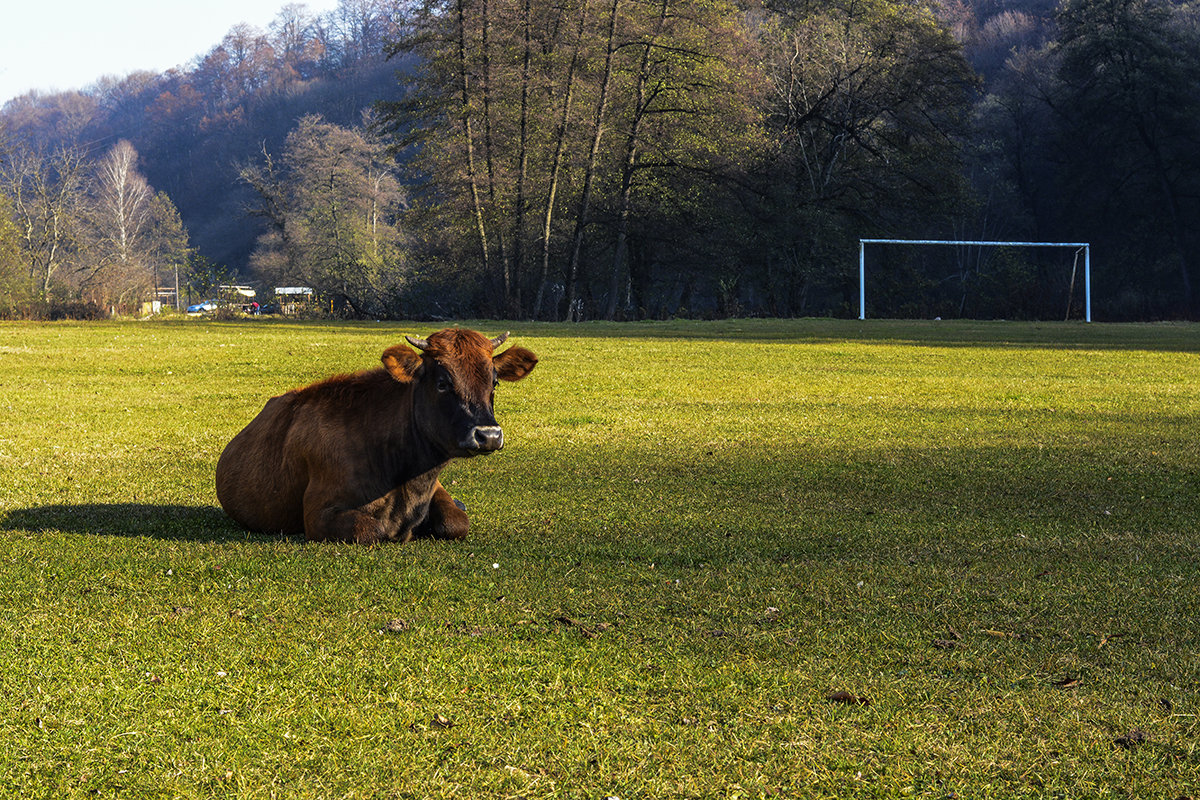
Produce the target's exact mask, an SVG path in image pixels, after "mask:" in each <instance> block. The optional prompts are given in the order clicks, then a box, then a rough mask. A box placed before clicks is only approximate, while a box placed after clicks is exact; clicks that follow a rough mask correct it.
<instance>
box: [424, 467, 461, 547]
mask: <svg viewBox="0 0 1200 800" xmlns="http://www.w3.org/2000/svg"><path fill="white" fill-rule="evenodd" d="M465 508H466V506H464V505H463V504H462V503H459V502H458V501H457V500H455V499H454V498H453V497H451V496H450V493H449V492H447V491H446V487H445V486H442V482H441V481H438V484H437V488H435V489H434V490H433V499H432V500H430V501H429V514H428V515H427V516H426V517H425V521H424V522H422V523H421V525H420V527H418V528H417V530H416V535H417V536H432V537H434V538H435V539H461V538H463V537H464V536H466V535H467V529H468V528H470V527H471V521H470V520H469V519H468V518H467V512H466V511H464V509H465Z"/></svg>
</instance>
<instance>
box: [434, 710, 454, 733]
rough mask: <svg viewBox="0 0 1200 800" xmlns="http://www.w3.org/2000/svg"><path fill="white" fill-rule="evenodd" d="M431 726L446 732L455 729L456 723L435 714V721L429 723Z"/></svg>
mask: <svg viewBox="0 0 1200 800" xmlns="http://www.w3.org/2000/svg"><path fill="white" fill-rule="evenodd" d="M429 724H430V725H432V726H433V727H435V728H439V729H441V730H446V729H448V728H453V727H454V723H453V722H452V721H451V720H450V719H449V718H448V717H445V716H443V715H441V714H437V713H435V714H434V715H433V719H431V720H430V721H429Z"/></svg>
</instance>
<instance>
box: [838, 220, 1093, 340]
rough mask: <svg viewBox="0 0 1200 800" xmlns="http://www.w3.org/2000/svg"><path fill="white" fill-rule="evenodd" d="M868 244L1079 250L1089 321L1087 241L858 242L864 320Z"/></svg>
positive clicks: (1089, 257)
mask: <svg viewBox="0 0 1200 800" xmlns="http://www.w3.org/2000/svg"><path fill="white" fill-rule="evenodd" d="M869 244H925V245H959V246H961V245H967V246H971V247H1073V248H1075V251H1076V252H1079V251H1080V250H1082V251H1083V298H1084V302H1083V306H1084V321H1085V322H1091V321H1092V246H1091V244H1090V243H1089V242H990V241H972V240H957V239H859V240H858V318H859V319H866V318H867V267H866V263H867V262H866V252H867V245H869Z"/></svg>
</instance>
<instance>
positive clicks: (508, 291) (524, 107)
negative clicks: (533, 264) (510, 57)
mask: <svg viewBox="0 0 1200 800" xmlns="http://www.w3.org/2000/svg"><path fill="white" fill-rule="evenodd" d="M529 4H530V0H524V3H523V4H522V6H523V8H522V21H521V22H522V27H523V28H524V34H525V50H524V54H523V56H522V60H521V115H520V122H519V127H520V132H519V135H518V145H517V148H518V153H517V197H516V206H517V207H516V209H515V210H516V221H515V224H514V228H515V230H514V231H513V261H512V274H511V275H510V276H509V282H507V283H506V284H505V292H504V306H505V311H506V312H507V313H508V315H509V316H510V317H512V318H514V319H515V318H517V317H519V316H521V276H522V275H523V274H524V272H525V265H524V261H525V248H524V245H525V180H526V177H527V175H528V172H529V62H530V60H531V59H532V49H531V45H530V38H529V14H530V10H529Z"/></svg>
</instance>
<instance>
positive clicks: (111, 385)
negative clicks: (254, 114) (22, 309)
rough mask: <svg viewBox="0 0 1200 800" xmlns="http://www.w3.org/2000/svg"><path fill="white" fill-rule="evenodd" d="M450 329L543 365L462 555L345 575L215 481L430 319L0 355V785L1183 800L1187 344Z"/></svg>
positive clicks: (1193, 653)
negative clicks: (243, 453) (225, 453)
mask: <svg viewBox="0 0 1200 800" xmlns="http://www.w3.org/2000/svg"><path fill="white" fill-rule="evenodd" d="M483 328H484V330H485V331H486V332H489V333H498V332H501V331H502V330H504V329H511V330H512V331H513V339H514V341H517V342H519V343H521V344H522V345H524V346H527V347H530V348H531V349H533V350H534V351H535V352H537V353H538V355H539V356H540V357H541V363H540V364H539V366H538V368H537V370H536V371H535V372H534V373H533V375H532V376H530V377H529V378H528V379H526V380H525V381H523V382H521V383H519V384H514V385H505V386H502V387H501V389H500V391H499V392H498V399H497V411H498V416H499V418H500V420H501V422H502V423H503V424H504V425H505V434H506V441H508V442H509V444H508V445H507V446H506V448H505V450H504V452H502V453H500V454H497V455H495V456H493V457H490V458H488V459H475V460H473V461H470V462H460V463H457V464H455V465H453V466H451V467H450V468H449V469H448V470H447V472H446V473H445V475H444V480H445V482H446V483H447V485H448V486H449V487H450V489H451V491H452V493H454V494H455V495H456V496H457V497H459V498H460V499H462V500H463V501H464V502H465V503H466V504H467V505H468V507H469V509H470V513H471V515H472V521H473V527H472V533H471V536H470V537H469V539H468V540H467V541H465V542H461V543H442V542H419V543H415V544H412V545H407V546H383V547H378V548H374V549H363V548H354V547H347V546H329V545H307V544H304V543H303V542H300V541H296V540H288V539H274V538H270V537H263V536H254V535H249V534H246V533H245V532H243V531H241V530H240V529H238V528H237V526H235V525H234V524H233V523H231V522H230V521H228V520H227V519H226V518H225V517H224V516H223V515H222V514H221V513H220V511H219V510H218V509H216V508H215V507H214V506H215V496H214V492H213V489H212V470H213V466H214V465H215V463H216V458H217V456H218V455H219V453H220V451H221V449H222V448H223V447H224V445H225V443H226V442H227V441H228V440H229V438H230V437H231V436H232V435H233V434H234V433H236V432H237V431H238V430H239V429H240V428H241V426H242V425H244V424H245V423H246V422H247V421H248V420H249V419H250V418H251V417H252V416H253V415H254V414H255V413H257V411H258V409H259V408H261V406H262V403H263V402H264V400H265V399H266V398H267V397H268V396H270V395H272V394H277V393H279V392H281V391H283V390H286V389H288V388H291V387H293V386H297V385H302V384H305V383H308V382H310V381H312V380H315V379H317V378H320V377H323V376H324V375H327V374H330V373H333V372H339V371H347V370H352V369H359V368H369V367H372V366H374V365H375V364H376V363H377V359H378V355H379V352H380V351H381V350H382V349H383V348H384V347H385V346H387V345H389V344H392V343H395V342H396V341H398V340H399V339H400V338H401V336H402V334H403V333H406V332H413V333H421V334H424V333H429V332H431V331H432V330H433V328H432V327H430V326H428V325H405V326H397V325H390V324H389V325H383V324H363V325H316V324H312V325H292V324H283V323H242V324H238V323H175V324H133V323H125V324H90V325H40V326H31V325H4V326H0V415H2V416H0V420H2V425H0V514H3V516H2V517H0V563H2V564H3V570H4V572H3V580H0V708H2V709H3V714H0V787H3V788H5V789H7V790H8V793H9V794H13V795H20V796H44V797H62V796H94V795H96V794H99V795H101V796H121V797H131V796H132V797H137V796H162V795H167V796H185V797H187V796H222V797H224V796H231V795H234V796H241V797H264V798H265V797H271V796H280V797H351V796H357V797H389V796H400V797H422V798H424V797H454V796H458V797H478V796H528V797H558V796H562V797H589V798H594V797H606V796H619V797H623V798H633V797H655V796H684V797H688V796H691V797H713V796H721V797H725V796H728V797H732V796H741V797H767V796H776V797H778V796H803V797H846V796H855V797H892V796H927V797H950V796H957V797H1013V796H1028V797H1044V796H1065V797H1081V798H1082V797H1103V796H1114V797H1116V796H1120V797H1163V798H1171V799H1172V800H1174V799H1175V798H1179V797H1185V796H1195V795H1196V794H1197V792H1198V791H1200V785H1198V784H1200V753H1198V752H1197V746H1196V734H1197V724H1196V720H1197V718H1196V716H1195V715H1196V713H1197V706H1196V700H1195V698H1196V690H1197V682H1198V679H1200V630H1198V626H1197V625H1196V620H1197V618H1200V593H1198V592H1197V591H1196V588H1195V587H1196V584H1197V577H1198V573H1200V570H1198V569H1197V563H1198V560H1200V552H1198V550H1200V547H1198V544H1200V445H1198V444H1197V440H1198V434H1200V423H1198V422H1197V419H1198V415H1200V362H1198V361H1197V353H1198V352H1200V330H1198V329H1196V328H1195V327H1190V326H1154V325H1145V326H1102V325H1096V326H1084V325H1017V324H995V323H992V324H972V323H940V324H936V325H935V324H931V323H888V322H870V323H865V324H864V323H858V322H835V321H828V320H825V321H797V322H770V321H734V322H725V323H658V324H645V325H628V326H610V325H599V324H596V325H582V326H573V327H572V326H552V325H532V324H523V323H507V324H505V325H495V324H484V325H483ZM393 621H399V622H395V623H394V624H392V625H391V626H390V627H389V623H393ZM838 691H845V692H848V693H850V694H853V695H854V696H855V697H859V698H867V699H868V700H869V701H870V702H869V703H868V704H847V703H835V702H830V701H829V700H828V697H829V696H830V695H831V694H833V693H835V692H838ZM1131 734H1135V735H1131Z"/></svg>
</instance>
